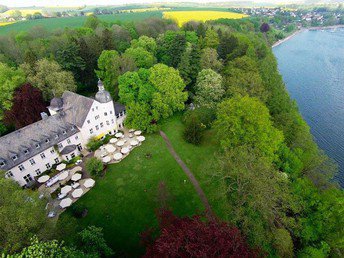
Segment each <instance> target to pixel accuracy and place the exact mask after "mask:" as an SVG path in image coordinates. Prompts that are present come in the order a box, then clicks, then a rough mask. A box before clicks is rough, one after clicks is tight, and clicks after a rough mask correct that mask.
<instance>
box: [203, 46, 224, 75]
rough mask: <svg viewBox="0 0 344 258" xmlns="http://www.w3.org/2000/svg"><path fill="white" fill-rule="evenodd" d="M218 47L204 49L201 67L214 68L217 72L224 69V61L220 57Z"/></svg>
mask: <svg viewBox="0 0 344 258" xmlns="http://www.w3.org/2000/svg"><path fill="white" fill-rule="evenodd" d="M218 57H219V55H218V54H217V51H216V49H213V48H205V49H203V50H202V54H201V60H200V64H201V69H212V70H214V71H216V72H220V71H221V69H222V62H221V61H220V60H219V59H218Z"/></svg>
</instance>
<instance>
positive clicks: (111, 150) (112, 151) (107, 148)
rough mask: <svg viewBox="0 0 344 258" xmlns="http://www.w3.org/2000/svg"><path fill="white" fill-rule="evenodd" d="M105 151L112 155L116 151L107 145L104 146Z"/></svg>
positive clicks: (113, 147) (110, 145)
mask: <svg viewBox="0 0 344 258" xmlns="http://www.w3.org/2000/svg"><path fill="white" fill-rule="evenodd" d="M105 150H106V151H107V152H108V153H114V152H115V151H116V147H115V146H113V145H112V144H107V145H106V146H105Z"/></svg>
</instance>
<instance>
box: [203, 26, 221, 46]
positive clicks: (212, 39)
mask: <svg viewBox="0 0 344 258" xmlns="http://www.w3.org/2000/svg"><path fill="white" fill-rule="evenodd" d="M204 44H205V47H209V48H215V49H216V48H217V47H218V45H219V44H220V41H219V35H218V34H217V32H216V31H215V30H212V29H207V31H206V33H205V38H204Z"/></svg>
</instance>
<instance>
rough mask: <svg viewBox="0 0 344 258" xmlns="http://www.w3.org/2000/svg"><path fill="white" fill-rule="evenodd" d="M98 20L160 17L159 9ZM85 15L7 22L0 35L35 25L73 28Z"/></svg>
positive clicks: (51, 28) (124, 20)
mask: <svg viewBox="0 0 344 258" xmlns="http://www.w3.org/2000/svg"><path fill="white" fill-rule="evenodd" d="M98 17H99V19H100V20H103V21H106V22H116V21H121V22H127V21H140V20H144V19H147V18H151V17H158V18H161V17H162V12H161V11H152V12H137V13H119V14H108V15H100V16H98ZM86 19H87V17H85V16H80V17H66V18H49V19H39V20H30V21H20V22H16V23H14V24H9V25H6V26H1V27H0V35H6V34H8V33H11V32H19V31H26V30H29V29H31V28H33V27H35V26H42V27H44V28H45V29H47V30H54V29H64V28H66V27H69V28H75V27H81V26H82V25H83V24H84V22H85V20H86Z"/></svg>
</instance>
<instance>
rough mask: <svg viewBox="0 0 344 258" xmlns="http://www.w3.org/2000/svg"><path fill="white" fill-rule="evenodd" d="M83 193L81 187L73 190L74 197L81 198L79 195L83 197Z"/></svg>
mask: <svg viewBox="0 0 344 258" xmlns="http://www.w3.org/2000/svg"><path fill="white" fill-rule="evenodd" d="M83 193H84V191H83V190H82V189H81V188H78V189H75V190H74V191H73V192H72V196H73V198H79V197H81V195H82V194H83Z"/></svg>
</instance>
